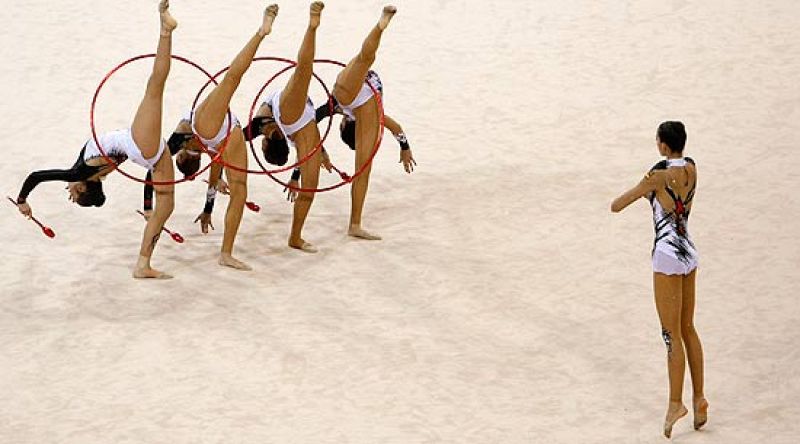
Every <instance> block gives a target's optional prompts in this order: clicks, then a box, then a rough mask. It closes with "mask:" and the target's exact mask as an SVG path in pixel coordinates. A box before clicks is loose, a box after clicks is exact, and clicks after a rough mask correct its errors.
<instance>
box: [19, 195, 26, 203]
mask: <svg viewBox="0 0 800 444" xmlns="http://www.w3.org/2000/svg"><path fill="white" fill-rule="evenodd" d="M24 203H27V199H26V198H24V197H22V196H19V197H17V205H22V204H24Z"/></svg>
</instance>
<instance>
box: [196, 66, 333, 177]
mask: <svg viewBox="0 0 800 444" xmlns="http://www.w3.org/2000/svg"><path fill="white" fill-rule="evenodd" d="M253 61H254V62H259V61H276V62H284V63H286V64H288V65H289V66H287V67H285V68H283V69H281V70H280V71H278V72H277V73H276V74H275V75H273V76H272V77H271V78H270V79H269V80H268V81H267V83H266V84H264V86H262V87H261V89H260V90H259V92H258V95H257V96H256V98H255V100H253V105H252V106H251V107H250V114H249V115H248V119H247V122H246V123H247V125H246V126H247V127H248V130H249V131H252V128H250V127H249V123H250V122H251V121H252V120H253V114H254V110H255V107H256V105H257V104H258V98H259V96H260V95H261V94H262V93H263V92H264V90H265V89H266V87H267V86H268V85H269V84H270V83H272V82H273V81H274V80H275V79H276V78H278V77H279V76H280V75H282V74H283V73H285V72H286V71H288V70H290V69H292V68H294V67H295V66H296V65H297V63H296V62H294V61H293V60H289V59H285V58H282V57H256V58H254V59H253ZM337 63H338V62H337ZM342 66H344V65H342ZM229 69H230V66H227V67H225V68H223V69H221V70H220V71H219V72H217V73H216V74H214V76H213V77H212V79H216V78H217V77H219V76H220V75H221V74H223V73H225V72H226V71H228V70H229ZM312 75H313V76H314V78H316V79H317V81H318V82H319V83H320V85H322V88H323V89H324V90H325V94H326V95H327V96H328V97H331V94H330V90H329V89H328V86H327V85H326V84H325V82H324V81H323V80H322V79H321V78H320V77H319V76H318V75H317V74H315V73H312ZM211 82H212V80H209V81H207V82H206V84H205V85H203V87H202V88H200V91H199V92H198V93H197V96H196V97H195V101H194V103H193V104H192V111H194V107H195V105H196V104H197V100H198V98H199V97H200V95H201V94H202V93H203V91H205V89H206V88H207V87H208V85H209V84H211ZM329 103H330V107H331V111H332V109H333V102H332V101H331V100H330V99H329ZM331 114H332V113H331ZM332 123H333V122H328V127H327V128H326V130H325V134H324V135H323V137H322V140H320V142H319V144H318V145H317V146H316V147H315V148H314V150H312V151H311V152H309V153H308V154H306V156H305V157H303V158H302V159H300V160H298V161H297V162H295V163H293V164H291V165H289V166H286V167H281V168H277V169H275V170H268V169H267V168H266V167H265V166H264V164H263V163H261V160H260V159H259V158H258V154H257V153H256V151H255V149H254V148H253V141H252V140H250V141H249V144H250V151H251V152H252V153H253V157H255V159H256V163H257V164H258V166H259V167H261V170H260V171H259V170H251V169H248V168H242V167H239V166H236V165H232V164H230V163H228V162H226V161H225V159H223V158H221V157H220V158H219V159H218V160H217V159H216V158H215V160H214V162H217V163H219V164H221V165H222V166H224V167H225V168H230V169H232V170H234V171H239V172H241V173H247V174H270V173H281V172H284V171H288V170H290V169H292V168H295V167H297V166H299V165H302V164H303V163H305V162H307V161H308V160H309V159H311V157H312V156H313V155H314V154H315V153H316V152H317V151H319V150H320V149H321V148H322V144H323V143H324V142H325V139H326V138H327V137H328V134H329V133H330V130H331V125H332ZM247 136H248V137H249V136H250V134H247Z"/></svg>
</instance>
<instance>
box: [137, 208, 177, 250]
mask: <svg viewBox="0 0 800 444" xmlns="http://www.w3.org/2000/svg"><path fill="white" fill-rule="evenodd" d="M136 212H137V213H139V214H141V215H142V217H144V213H142V212H141V211H139V210H136ZM161 229H162V230H164V232H165V233H167V234H169V236H170V237H171V238H172V240H174V241H175V242H177V243H179V244H182V243H183V241H184V239H183V236H181V234H180V233H178V232H177V231H170V230H169V229H167V227H161Z"/></svg>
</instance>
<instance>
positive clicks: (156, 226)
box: [17, 0, 178, 279]
mask: <svg viewBox="0 0 800 444" xmlns="http://www.w3.org/2000/svg"><path fill="white" fill-rule="evenodd" d="M158 11H159V16H160V20H161V26H160V35H159V40H158V47H157V50H156V56H155V61H154V63H153V69H152V72H151V74H150V78H149V79H148V81H147V87H146V89H145V93H144V98H143V99H142V100H141V103H140V104H139V107H138V109H137V111H136V114H135V115H134V118H133V122H132V123H131V126H130V127H129V128H126V129H122V130H116V131H112V132H109V133H104V134H101V135H100V136H99V137H98V140H99V142H100V143H101V145H102V147H103V150H104V151H105V152H106V154H107V155H108V157H109V158H111V159H113V160H114V162H116V163H117V164H119V163H122V162H124V161H125V160H128V159H129V160H132V161H133V162H134V163H136V164H138V165H141V166H143V167H144V168H145V169H147V171H148V172H152V175H151V177H153V178H155V180H156V181H158V182H170V181H172V180H173V178H174V171H173V166H172V159H171V158H170V156H169V155H168V154H167V155H164V152H165V146H166V143H165V141H164V139H162V137H161V113H162V105H163V96H164V85H165V83H166V81H167V76H168V75H169V71H170V63H171V50H172V32H173V31H174V30H175V28H176V27H177V26H178V23H177V21H175V19H174V18H173V17H172V16H171V15H170V13H169V0H161V2H160V3H159V5H158ZM113 170H114V166H113V165H109V163H108V162H107V161H106V159H105V158H104V157H103V155H102V153H101V152H100V149H99V148H98V146H97V144H96V143H95V141H94V139H91V138H90V139H89V140H88V141H87V142H86V143H85V144H84V146H83V149H81V152H80V154H79V155H78V159H77V160H76V162H75V164H74V165H73V166H72V168H70V169H68V170H40V171H35V172H33V173H31V174H30V175H29V176H28V177H27V179H25V182H24V183H23V185H22V189H21V190H20V192H19V195H18V197H17V207H18V208H19V211H20V212H21V213H22V214H24V215H26V216H29V217H30V216H32V214H33V211H32V209H31V206H30V204H29V203H28V196H29V195H30V193H31V191H32V190H33V189H34V188H35V187H36V186H37V185H38V184H40V183H42V182H49V181H63V182H68V185H67V187H66V189H67V190H69V199H70V200H71V201H73V202H75V203H77V204H78V205H80V206H82V207H92V206H94V207H101V206H103V204H104V203H105V201H106V196H105V194H104V193H103V184H102V182H101V180H103V179H104V178H105V176H106V175H108V174H109V173H110V172H111V171H113ZM155 193H156V198H157V200H156V202H157V205H156V208H155V211H154V212H153V214H152V217H150V218H149V219H148V221H147V224H146V225H145V229H144V235H143V238H142V243H141V247H140V249H139V259H138V261H137V263H136V267H135V268H134V271H133V277H135V278H162V279H164V278H170V277H171V276H170V275H168V274H166V273H164V272H161V271H158V270H156V269H154V268H152V267H151V265H150V258H151V256H152V254H153V250H154V249H155V246H156V242H157V241H158V238H159V236H160V233H161V229H162V227H163V226H164V223H165V222H166V221H167V219H168V218H169V216H170V215H171V214H172V210H173V208H174V205H175V203H174V185H156V186H155Z"/></svg>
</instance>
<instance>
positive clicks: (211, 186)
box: [194, 162, 228, 234]
mask: <svg viewBox="0 0 800 444" xmlns="http://www.w3.org/2000/svg"><path fill="white" fill-rule="evenodd" d="M222 170H223V168H222V165H221V164H219V163H216V162H215V163H213V164H212V165H211V172H210V173H209V176H208V179H209V180H208V190H207V191H206V203H205V206H204V207H203V212H202V213H200V215H199V216H197V218H196V219H195V220H194V221H195V222H200V231H202V232H203V234H208V227H211V229H212V230H213V229H214V224H212V223H211V213H212V212H213V211H214V200H215V199H216V197H217V190H219V187H218V184H220V183H222V184H224V183H225V181H224V180H222ZM227 187H228V186H227V184H225V188H224V189H225V190H227ZM220 191H222V192H223V193H225V194H228V193H227V192H226V191H223V190H220Z"/></svg>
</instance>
